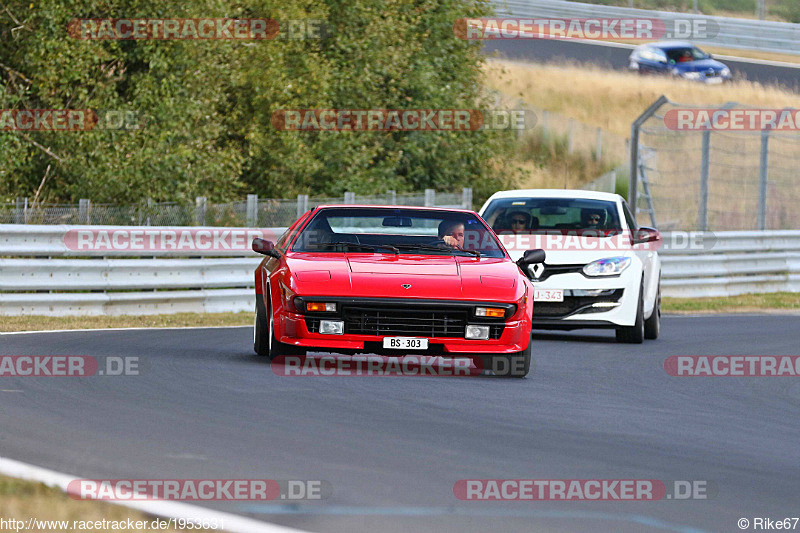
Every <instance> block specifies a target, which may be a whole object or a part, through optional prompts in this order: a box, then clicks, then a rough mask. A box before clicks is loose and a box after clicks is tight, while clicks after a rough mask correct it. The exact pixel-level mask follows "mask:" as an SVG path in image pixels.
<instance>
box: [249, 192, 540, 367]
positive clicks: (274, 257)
mask: <svg viewBox="0 0 800 533" xmlns="http://www.w3.org/2000/svg"><path fill="white" fill-rule="evenodd" d="M253 250H254V251H256V252H258V253H261V254H263V255H265V256H267V257H265V258H264V260H263V261H262V262H261V264H259V266H258V268H257V269H256V273H255V282H256V317H255V328H254V329H255V331H254V349H255V351H256V353H257V354H259V355H263V356H267V357H269V358H274V357H276V356H280V355H294V354H304V353H305V352H306V350H309V351H311V350H314V351H330V352H338V353H344V354H355V353H375V354H381V355H395V356H403V355H406V354H409V353H419V354H427V355H442V356H445V357H468V358H472V359H473V360H475V359H477V360H478V361H480V363H481V364H482V365H483V367H484V368H491V369H492V370H493V371H494V372H495V374H498V375H503V376H515V377H524V376H525V375H527V374H528V372H529V369H530V364H531V346H530V344H531V316H532V314H533V286H532V285H531V282H530V281H529V280H528V278H527V276H525V275H524V274H523V273H522V271H521V270H520V268H521V267H526V266H527V265H528V264H532V263H541V262H544V259H545V258H544V252H543V251H542V250H530V251H528V252H527V253H526V254H525V256H524V257H523V258H522V259H520V260H519V261H518V262H517V263H516V264H515V263H514V262H513V261H512V260H511V258H510V257H509V256H508V253H507V252H506V250H505V249H504V248H503V245H502V244H501V243H500V242H499V240H498V239H497V237H496V236H495V234H494V232H492V230H491V228H489V226H487V225H486V223H485V222H484V221H483V219H481V218H480V217H479V216H478V215H477V214H475V213H474V212H472V211H466V210H457V209H439V208H421V207H397V206H387V207H377V206H341V205H337V206H319V207H316V208H314V209H313V210H311V211H308V212H307V213H305V214H304V215H303V216H302V217H300V219H298V220H297V221H296V222H295V223H294V224H293V225H292V226H291V227H290V228H289V229H288V230H287V231H286V232H285V233H284V234H283V235H282V236H281V237H280V239H279V240H278V242H277V243H274V244H273V243H271V242H269V241H265V240H262V239H255V240H254V241H253Z"/></svg>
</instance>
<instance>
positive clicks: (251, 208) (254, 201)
mask: <svg viewBox="0 0 800 533" xmlns="http://www.w3.org/2000/svg"><path fill="white" fill-rule="evenodd" d="M257 225H258V195H257V194H248V195H247V227H248V228H255V227H256V226H257Z"/></svg>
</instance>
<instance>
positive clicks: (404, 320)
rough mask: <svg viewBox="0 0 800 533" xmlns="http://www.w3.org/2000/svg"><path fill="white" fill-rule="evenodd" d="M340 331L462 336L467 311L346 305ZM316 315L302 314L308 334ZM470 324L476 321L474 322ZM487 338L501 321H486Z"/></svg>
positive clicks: (499, 329) (501, 327)
mask: <svg viewBox="0 0 800 533" xmlns="http://www.w3.org/2000/svg"><path fill="white" fill-rule="evenodd" d="M342 316H343V319H344V332H345V334H351V335H374V336H386V335H397V336H410V337H461V338H463V337H464V334H465V330H466V326H467V322H468V319H469V311H468V310H467V309H465V308H447V307H442V308H438V309H431V308H419V307H414V306H413V305H410V306H398V307H394V308H391V309H387V308H386V307H385V306H384V307H379V306H375V307H372V306H363V305H348V306H344V308H343V310H342ZM319 321H320V319H319V318H316V317H306V325H307V327H308V330H309V331H310V332H311V333H316V332H318V331H319ZM471 323H477V322H475V321H473V322H471ZM487 325H489V338H490V339H499V338H500V336H501V335H502V334H503V330H504V329H505V323H503V322H494V323H488V324H487Z"/></svg>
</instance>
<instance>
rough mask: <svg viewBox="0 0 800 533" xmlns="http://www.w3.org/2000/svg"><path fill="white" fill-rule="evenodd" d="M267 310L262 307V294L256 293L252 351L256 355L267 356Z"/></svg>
mask: <svg viewBox="0 0 800 533" xmlns="http://www.w3.org/2000/svg"><path fill="white" fill-rule="evenodd" d="M266 320H267V312H266V310H265V309H264V301H263V300H262V295H260V294H256V318H255V324H253V351H254V352H256V355H260V356H262V357H269V342H268V339H269V337H267V333H268V331H267V330H269V325H268V324H267V323H266Z"/></svg>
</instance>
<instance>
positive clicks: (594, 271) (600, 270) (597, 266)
mask: <svg viewBox="0 0 800 533" xmlns="http://www.w3.org/2000/svg"><path fill="white" fill-rule="evenodd" d="M630 265H631V258H630V257H606V258H603V259H598V260H597V261H592V262H591V263H589V264H588V265H586V266H585V267H583V273H584V274H586V275H587V276H618V275H619V274H620V273H622V271H623V270H625V269H626V268H628V267H629V266H630Z"/></svg>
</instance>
